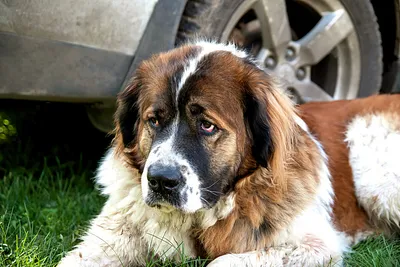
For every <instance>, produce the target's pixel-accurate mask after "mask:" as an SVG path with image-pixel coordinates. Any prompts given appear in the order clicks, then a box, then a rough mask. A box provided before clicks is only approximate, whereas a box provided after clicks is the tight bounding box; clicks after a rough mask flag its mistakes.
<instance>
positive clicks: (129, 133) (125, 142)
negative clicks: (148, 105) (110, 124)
mask: <svg viewBox="0 0 400 267" xmlns="http://www.w3.org/2000/svg"><path fill="white" fill-rule="evenodd" d="M140 90H141V80H140V79H139V78H138V77H137V76H136V77H135V78H133V80H132V82H131V83H130V84H129V85H128V86H127V87H126V88H125V89H124V90H123V91H122V92H121V93H119V94H118V96H117V111H116V112H115V115H114V120H115V125H116V127H115V130H114V133H115V137H114V140H113V144H114V146H115V148H116V153H117V154H119V155H121V156H123V158H125V160H126V161H127V163H128V165H130V166H133V167H134V168H136V169H139V171H141V170H142V169H143V166H144V160H143V157H142V156H141V154H140V151H139V145H138V140H137V138H138V131H139V121H140V120H139V116H140V114H139V92H140Z"/></svg>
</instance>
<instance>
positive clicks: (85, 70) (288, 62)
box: [0, 0, 400, 131]
mask: <svg viewBox="0 0 400 267" xmlns="http://www.w3.org/2000/svg"><path fill="white" fill-rule="evenodd" d="M383 2H384V3H383ZM399 15H400V0H387V1H378V0H358V1H354V0H286V1H284V0H158V1H157V0H113V1H109V0H86V1H78V0H38V1H29V0H19V1H11V0H2V1H0V84H1V85H0V98H2V99H25V100H39V101H41V100H43V101H54V102H76V103H81V104H83V105H85V106H86V111H87V114H88V117H89V118H90V121H91V122H92V123H93V125H94V126H95V127H96V128H98V129H100V130H102V131H110V130H111V129H112V128H113V120H112V116H113V113H114V111H115V98H116V95H117V94H118V92H119V91H120V90H121V88H123V87H124V86H125V85H126V84H127V83H129V81H130V78H131V77H132V75H133V74H134V72H135V69H136V67H137V66H138V64H139V63H140V62H141V61H142V60H144V59H146V58H148V57H150V56H151V55H152V54H154V53H158V52H161V51H165V50H168V49H171V48H173V47H175V46H177V45H180V44H182V43H184V42H187V41H188V40H191V39H193V38H199V37H201V38H209V39H212V40H216V41H219V42H228V41H229V42H234V43H236V44H237V45H238V46H240V47H243V49H246V50H247V51H249V53H252V54H253V55H254V57H255V58H256V59H257V60H259V61H260V62H261V63H262V64H263V66H264V67H265V70H266V71H268V72H271V73H273V74H274V75H277V76H278V77H281V78H282V84H283V88H284V89H286V90H288V92H289V93H290V94H291V95H292V97H293V99H294V100H295V101H296V102H297V103H303V102H309V101H318V100H333V99H352V98H356V97H365V96H369V95H372V94H376V93H380V92H383V93H388V92H393V91H396V90H397V77H398V66H399V60H398V57H399V55H400V48H399V42H398V40H399V37H400V17H399Z"/></svg>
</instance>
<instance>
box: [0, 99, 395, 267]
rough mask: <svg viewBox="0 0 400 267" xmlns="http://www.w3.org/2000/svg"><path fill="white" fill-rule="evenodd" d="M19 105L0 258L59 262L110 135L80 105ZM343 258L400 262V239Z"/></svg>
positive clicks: (3, 181) (94, 197) (2, 186)
mask: <svg viewBox="0 0 400 267" xmlns="http://www.w3.org/2000/svg"><path fill="white" fill-rule="evenodd" d="M14 105H15V104H14V103H13V104H12V105H10V108H12V109H15V107H13V106H14ZM0 107H2V108H4V107H5V105H4V104H3V105H1V103H0ZM6 107H7V106H6ZM19 110H23V113H24V114H25V115H24V116H25V117H23V118H20V116H15V117H14V118H11V119H10V120H11V121H14V122H15V123H16V128H17V131H18V137H16V138H14V139H13V140H10V142H9V143H8V144H0V266H27V267H34V266H35V267H36V266H55V265H56V264H57V262H58V261H59V260H60V259H61V257H62V256H63V255H64V254H65V253H66V252H67V251H69V250H70V249H71V248H72V247H73V245H75V244H77V242H78V238H79V236H80V235H81V234H82V233H83V231H84V230H85V228H86V227H87V225H88V222H89V220H90V219H91V218H93V217H94V216H95V215H96V214H97V213H98V212H99V211H100V209H101V207H102V205H103V203H104V201H105V199H104V198H103V197H101V196H99V194H98V192H97V190H96V189H95V186H94V184H93V182H92V179H91V178H92V177H93V172H94V170H95V168H96V166H97V162H98V160H99V159H100V158H101V156H102V154H103V153H104V151H105V149H106V148H107V145H108V143H109V141H110V138H107V137H105V135H104V134H101V133H99V132H97V131H95V130H94V129H92V128H91V127H90V125H89V123H88V121H87V120H86V119H85V118H84V116H82V114H84V113H83V110H81V109H80V107H78V106H70V105H67V106H59V105H56V106H54V105H39V106H37V105H36V104H32V103H24V105H23V107H19ZM26 114H27V115H26ZM27 117H28V118H27ZM76 118H79V119H76ZM345 262H346V265H347V266H363V267H364V266H377V267H378V266H379V267H380V266H400V240H387V239H385V238H383V237H379V238H376V239H369V240H367V241H365V242H363V243H360V244H359V245H357V246H356V247H355V248H354V253H352V254H350V255H349V256H348V257H346V259H345ZM204 263H205V262H204V261H200V260H197V261H187V262H185V263H184V264H182V266H187V265H189V266H204ZM160 265H161V264H160V262H158V261H157V260H155V259H154V260H152V261H150V262H149V263H148V266H149V267H150V266H151V267H153V266H160ZM165 265H166V266H174V265H173V264H172V263H166V264H165Z"/></svg>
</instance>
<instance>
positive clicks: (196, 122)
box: [60, 41, 400, 266]
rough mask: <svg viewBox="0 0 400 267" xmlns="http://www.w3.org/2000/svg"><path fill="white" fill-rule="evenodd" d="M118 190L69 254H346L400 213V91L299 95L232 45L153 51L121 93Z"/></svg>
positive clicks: (232, 260)
mask: <svg viewBox="0 0 400 267" xmlns="http://www.w3.org/2000/svg"><path fill="white" fill-rule="evenodd" d="M115 119H116V130H115V140H114V142H113V145H112V148H111V149H110V150H109V152H108V153H107V155H106V156H105V158H104V160H103V161H102V163H101V165H100V167H99V170H98V174H97V182H98V184H100V185H101V186H102V188H103V189H102V193H103V194H105V195H107V196H108V200H107V202H106V204H105V206H104V208H103V210H102V211H101V213H100V214H99V215H98V216H97V217H96V218H95V219H94V220H93V221H92V223H91V226H90V229H89V230H88V232H87V234H86V235H85V236H83V238H82V239H83V240H82V242H81V243H80V244H79V245H78V246H77V247H76V248H75V249H74V250H73V251H71V252H70V253H68V254H67V256H66V257H65V258H64V259H63V260H62V261H61V263H60V266H141V265H145V263H146V260H147V259H148V258H149V257H150V255H155V256H156V257H160V258H162V259H167V258H168V259H172V260H176V261H180V260H181V257H182V253H183V254H184V255H185V256H187V257H197V256H203V257H204V256H208V257H209V258H211V259H213V261H212V262H211V263H210V266H316V265H326V264H338V265H340V264H341V263H342V256H343V255H344V253H345V252H347V251H349V249H350V247H351V246H352V245H353V244H355V243H357V242H358V241H360V240H362V239H363V238H365V237H367V236H369V235H372V234H374V233H387V234H393V233H396V232H398V230H399V221H400V164H399V163H398V160H399V156H400V96H397V95H391V96H388V95H381V96H372V97H369V98H365V99H358V100H352V101H334V102H326V103H309V104H305V105H302V106H299V107H295V106H294V105H293V104H292V102H291V101H290V100H289V98H288V97H287V96H286V95H285V94H284V93H282V91H280V89H279V87H278V86H277V85H276V84H275V83H274V81H273V79H272V78H271V77H270V76H269V75H268V74H266V73H265V72H264V71H263V70H262V69H261V68H259V67H258V66H257V64H256V63H255V62H254V61H253V60H252V59H251V58H250V57H249V56H248V55H247V54H246V53H245V52H243V51H241V50H239V49H237V48H236V47H235V46H233V45H223V44H218V43H212V42H202V41H199V42H197V43H193V44H188V45H184V46H182V47H180V48H176V49H174V50H172V51H169V52H166V53H162V54H158V55H155V56H153V57H152V58H151V59H149V60H147V61H144V62H143V63H142V64H141V65H140V67H139V68H138V70H137V72H136V75H135V77H134V78H133V80H132V83H131V84H130V85H129V86H128V87H127V88H126V89H125V90H123V92H122V93H121V94H119V96H118V110H117V113H116V116H115Z"/></svg>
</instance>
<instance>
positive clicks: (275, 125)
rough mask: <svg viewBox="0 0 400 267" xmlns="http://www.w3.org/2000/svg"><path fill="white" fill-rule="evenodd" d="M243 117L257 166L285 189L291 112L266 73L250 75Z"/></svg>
mask: <svg viewBox="0 0 400 267" xmlns="http://www.w3.org/2000/svg"><path fill="white" fill-rule="evenodd" d="M248 86H249V87H248V92H247V97H246V99H247V101H246V102H247V103H246V114H245V117H247V121H248V122H247V123H248V125H249V127H250V131H251V133H250V137H251V139H252V141H253V144H252V153H253V157H254V158H255V159H256V161H257V163H258V164H259V165H260V166H262V167H265V168H267V167H268V168H270V169H271V171H272V177H273V182H274V183H275V184H277V185H279V186H281V187H282V189H286V181H285V164H286V162H287V159H288V157H289V156H290V154H291V151H292V147H293V140H294V137H295V111H294V107H293V104H292V102H291V100H290V99H289V97H288V96H286V95H285V94H284V93H283V92H282V91H280V90H279V88H278V87H277V85H276V84H275V83H274V81H273V80H272V78H271V77H270V76H269V75H267V74H266V73H264V72H262V71H261V70H260V71H257V72H256V73H252V74H251V77H250V80H249V84H248Z"/></svg>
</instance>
